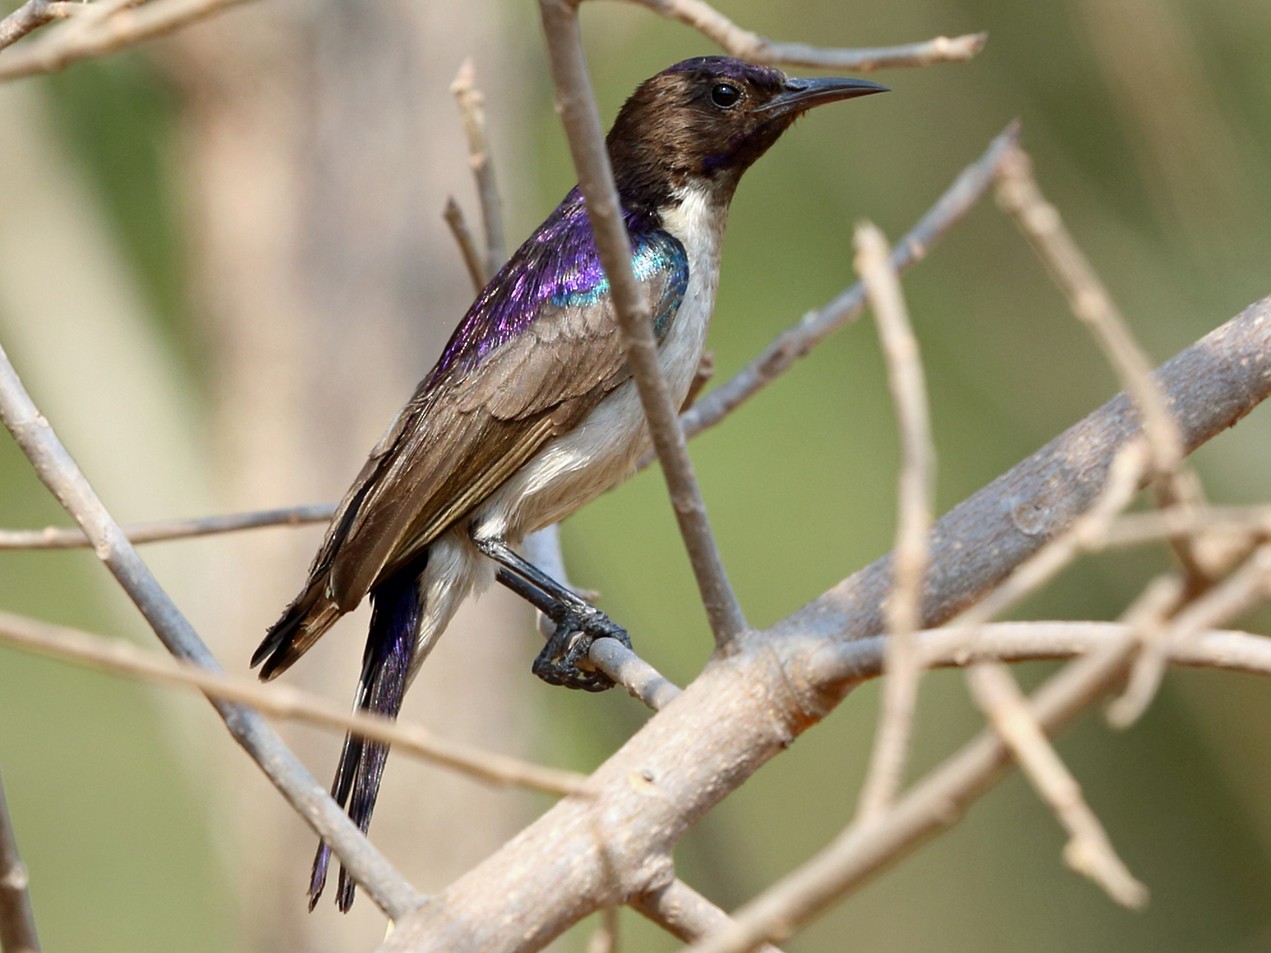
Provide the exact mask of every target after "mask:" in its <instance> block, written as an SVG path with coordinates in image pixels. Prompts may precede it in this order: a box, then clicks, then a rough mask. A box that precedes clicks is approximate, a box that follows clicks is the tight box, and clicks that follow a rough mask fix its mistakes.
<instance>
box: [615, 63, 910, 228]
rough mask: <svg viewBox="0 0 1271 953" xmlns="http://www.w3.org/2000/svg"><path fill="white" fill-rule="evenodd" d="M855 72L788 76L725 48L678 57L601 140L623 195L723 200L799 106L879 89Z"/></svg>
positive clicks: (804, 108) (624, 109)
mask: <svg viewBox="0 0 1271 953" xmlns="http://www.w3.org/2000/svg"><path fill="white" fill-rule="evenodd" d="M886 90H887V87H885V86H879V85H878V84H877V83H871V82H868V81H866V80H861V79H795V78H792V77H788V76H786V75H785V74H784V73H782V72H781V71H780V70H777V69H773V68H771V67H764V66H753V65H751V64H749V63H743V62H741V61H740V60H735V59H731V58H729V57H726V56H701V57H697V58H696V59H691V60H684V61H683V62H682V63H676V64H675V65H674V66H671V67H669V68H668V69H665V70H663V71H662V72H661V73H658V74H657V75H656V76H653V77H652V78H650V79H647V80H645V81H644V82H643V83H641V84H640V86H639V87H638V88H637V89H636V91H635V92H634V93H632V94H631V98H630V99H628V100H627V101H626V103H625V104H624V105H623V107H622V109H621V110H620V111H619V113H618V118H617V119H616V120H614V124H613V128H612V129H611V130H610V131H609V136H608V139H607V144H608V148H609V156H610V159H611V161H612V163H613V169H614V178H615V179H616V181H617V185H618V189H619V192H620V193H622V195H623V198H624V200H630V201H635V202H637V203H646V202H647V203H649V204H654V205H657V204H661V202H662V201H663V200H665V198H666V197H667V195H668V194H669V193H673V192H674V191H676V190H678V189H683V188H685V187H697V188H705V189H707V190H708V191H710V192H711V193H712V194H713V195H714V196H715V197H716V198H717V199H719V200H721V201H723V202H724V203H727V202H728V201H729V199H731V197H732V193H733V190H734V189H735V188H736V187H737V181H738V180H739V179H740V178H741V174H742V173H743V172H745V171H746V169H748V168H749V167H750V165H751V164H752V163H753V162H754V161H755V160H756V159H758V158H759V157H760V156H761V155H763V154H764V153H765V152H766V151H767V150H768V148H769V147H770V146H771V145H772V144H773V143H774V142H776V141H777V139H778V138H780V136H781V134H782V133H783V132H785V131H786V129H788V128H789V127H790V125H791V124H792V123H793V122H794V121H795V119H797V118H798V117H799V116H800V115H802V114H803V113H804V112H806V111H807V110H809V109H811V108H812V107H813V106H819V105H821V104H822V103H831V102H836V101H837V100H840V99H852V98H854V97H856V96H868V95H869V94H871V93H881V92H886Z"/></svg>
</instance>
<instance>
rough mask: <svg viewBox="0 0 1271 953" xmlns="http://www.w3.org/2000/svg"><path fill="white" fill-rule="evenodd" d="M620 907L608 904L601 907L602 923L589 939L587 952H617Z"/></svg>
mask: <svg viewBox="0 0 1271 953" xmlns="http://www.w3.org/2000/svg"><path fill="white" fill-rule="evenodd" d="M617 949H618V908H617V907H615V906H614V905H613V904H608V905H606V906H603V907H601V908H600V924H599V925H598V926H597V927H596V929H595V931H594V932H593V933H592V934H591V936H590V937H589V938H588V940H587V953H617Z"/></svg>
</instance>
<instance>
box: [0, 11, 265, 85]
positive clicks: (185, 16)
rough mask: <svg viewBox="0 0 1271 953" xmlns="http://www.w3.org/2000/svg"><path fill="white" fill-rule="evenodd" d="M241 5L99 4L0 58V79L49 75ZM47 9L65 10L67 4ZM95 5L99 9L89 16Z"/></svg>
mask: <svg viewBox="0 0 1271 953" xmlns="http://www.w3.org/2000/svg"><path fill="white" fill-rule="evenodd" d="M244 2H246V0H150V2H145V0H140V2H138V0H99V2H98V3H94V4H91V5H89V7H88V10H86V11H85V12H84V13H83V14H80V15H78V16H76V17H74V19H73V20H72V22H71V23H70V24H69V25H68V28H63V29H58V30H54V31H52V32H51V33H49V35H48V36H47V37H41V38H40V40H39V41H34V42H32V43H30V44H23V46H22V49H20V50H17V51H15V52H13V53H10V54H9V55H8V56H5V57H4V58H3V59H0V80H6V79H15V78H17V77H19V76H33V75H35V74H38V73H53V72H56V71H57V70H60V69H62V68H63V67H65V66H68V65H69V64H71V63H74V62H77V61H79V60H84V59H92V58H94V57H98V56H105V55H107V54H108V53H114V52H115V51H117V50H121V49H124V48H125V47H129V46H134V45H136V44H138V43H141V42H143V41H145V40H151V39H154V38H156V37H160V36H165V35H166V34H168V33H172V32H173V31H175V30H179V29H181V28H182V27H185V26H188V25H189V24H191V23H196V22H198V21H199V20H203V19H206V18H207V17H209V16H212V15H213V14H216V13H219V12H220V11H222V10H226V9H229V8H230V7H234V6H238V5H239V4H241V3H244ZM28 6H29V4H28ZM50 6H56V7H58V8H59V9H60V10H62V11H64V10H65V8H66V7H67V6H68V5H67V4H56V5H50ZM98 7H100V8H102V9H101V10H100V11H97V12H96V13H93V12H92V11H93V10H94V9H95V8H98ZM59 15H61V14H59ZM7 20H8V18H6V22H7ZM80 20H85V21H86V22H85V23H84V24H83V28H82V29H70V27H79V26H80V23H79V21H80ZM46 22H47V21H46ZM27 32H30V31H29V30H28V31H27Z"/></svg>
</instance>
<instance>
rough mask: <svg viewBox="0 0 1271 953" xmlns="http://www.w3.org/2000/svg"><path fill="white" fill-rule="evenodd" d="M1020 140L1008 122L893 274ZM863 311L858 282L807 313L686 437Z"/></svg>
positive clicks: (971, 198)
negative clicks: (827, 302) (821, 306)
mask: <svg viewBox="0 0 1271 953" xmlns="http://www.w3.org/2000/svg"><path fill="white" fill-rule="evenodd" d="M1018 138H1019V124H1018V123H1011V124H1010V125H1009V126H1007V127H1006V129H1005V130H1003V131H1002V133H1001V134H1000V135H998V137H997V138H996V139H994V140H993V141H992V142H991V143H989V147H988V148H987V149H986V150H985V152H984V154H983V155H982V156H980V158H979V159H977V160H976V161H975V162H973V163H972V164H971V165H969V166H968V167H967V168H966V169H964V170H963V171H962V174H961V175H959V176H958V178H957V179H956V180H955V181H954V183H953V184H952V185H951V186H949V189H948V191H946V192H945V193H944V195H942V196H940V198H939V200H938V201H937V202H936V204H935V205H933V206H932V207H931V208H930V209H928V210H927V213H926V214H925V215H923V217H922V218H921V219H919V220H918V222H917V224H916V225H914V227H913V228H912V229H910V230H909V233H908V234H907V235H905V237H904V238H903V239H902V240H901V241H900V243H899V244H898V245H897V246H896V248H895V250H894V251H893V252H892V265H893V266H894V267H895V269H896V271H897V272H899V273H901V274H904V272H905V271H907V270H908V269H909V268H910V267H911V266H913V265H915V264H917V263H918V262H920V261H922V259H923V258H925V257H926V256H927V252H928V251H929V250H930V248H931V246H932V245H934V244H935V243H936V242H937V241H939V240H940V239H941V238H943V237H944V235H945V234H946V233H947V232H948V231H949V229H951V228H952V227H953V226H954V225H956V224H957V223H958V222H959V221H961V220H962V218H963V216H965V215H966V213H967V212H969V211H970V210H971V208H972V207H973V206H974V205H975V203H976V202H978V201H979V200H980V198H981V197H982V196H983V195H984V193H985V192H987V191H988V189H989V186H991V185H992V184H993V180H994V177H995V176H996V174H997V168H998V166H999V165H1000V164H1001V162H1002V160H1003V159H1004V158H1005V157H1006V155H1007V154H1008V152H1009V151H1010V149H1011V148H1012V147H1013V146H1014V144H1015V142H1016V140H1018ZM864 310H865V287H864V285H863V284H861V283H860V282H857V283H856V284H854V285H852V286H851V287H850V288H848V289H847V290H846V291H844V292H843V293H842V294H841V295H839V296H838V297H837V298H835V299H834V300H833V301H831V302H830V303H829V304H827V305H826V306H825V307H823V308H821V309H819V310H817V311H810V312H808V313H807V314H806V315H804V316H803V319H802V320H801V321H799V323H798V324H796V325H794V326H793V327H790V328H788V329H787V330H785V331H783V332H782V333H781V334H780V335H779V336H778V337H777V339H776V340H775V341H773V342H772V344H770V345H768V347H767V348H766V349H765V350H764V352H763V353H762V354H760V355H759V356H758V357H757V358H755V359H754V360H753V361H751V362H750V363H749V364H747V365H746V366H745V367H743V368H742V369H741V370H740V371H738V372H737V373H736V374H735V375H733V377H732V378H731V379H729V380H728V381H726V382H725V383H723V384H721V385H720V386H718V387H716V388H715V389H714V390H712V391H711V392H710V393H708V394H707V395H706V396H704V397H703V398H702V399H701V400H699V401H698V402H697V403H696V404H694V405H693V406H692V407H691V408H690V409H689V410H688V411H686V412H685V413H684V415H683V417H682V418H681V422H682V424H683V427H684V433H685V434H686V435H687V436H689V437H694V436H696V435H697V434H699V433H701V432H702V431H703V430H705V429H706V428H707V427H713V426H714V425H715V424H717V423H719V422H720V421H721V420H723V419H724V417H726V416H727V415H728V414H730V413H731V412H732V411H733V410H735V409H736V408H737V407H738V406H739V405H741V404H742V403H744V402H745V401H747V400H749V399H750V398H751V397H753V396H754V395H755V394H756V393H758V392H759V391H760V390H762V389H763V388H764V387H766V386H767V385H768V384H770V383H771V382H772V381H773V380H774V379H775V378H777V377H779V376H780V375H781V374H784V373H785V372H786V371H788V370H789V369H790V368H791V367H792V366H793V365H794V363H795V361H797V360H798V359H799V358H801V357H803V356H805V355H806V354H807V353H808V352H809V351H811V350H812V349H813V348H814V347H816V346H817V345H818V344H820V343H821V342H822V341H824V340H825V339H826V338H827V337H829V336H830V335H831V334H832V333H833V332H834V331H836V330H838V329H839V328H841V327H843V326H844V325H846V324H850V323H851V322H852V321H855V320H856V319H857V318H858V317H860V316H861V314H862V313H864Z"/></svg>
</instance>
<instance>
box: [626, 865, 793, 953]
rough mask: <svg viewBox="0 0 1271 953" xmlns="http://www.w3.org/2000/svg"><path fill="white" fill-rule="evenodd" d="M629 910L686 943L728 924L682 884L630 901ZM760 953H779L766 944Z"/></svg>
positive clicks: (721, 913)
mask: <svg viewBox="0 0 1271 953" xmlns="http://www.w3.org/2000/svg"><path fill="white" fill-rule="evenodd" d="M631 908H632V909H633V910H636V911H637V912H639V913H641V914H643V915H644V916H646V917H648V918H649V919H650V920H652V921H653V922H654V923H656V924H657V925H658V926H660V927H662V928H663V929H665V930H666V931H667V932H669V933H670V934H672V935H673V936H675V937H676V938H678V939H680V940H683V941H684V942H685V943H692V942H694V941H695V940H700V939H702V938H703V937H705V936H708V935H709V934H711V933H714V932H715V931H716V930H719V929H721V928H723V927H724V926H725V925H726V924H728V923H729V922H730V921H729V917H728V914H727V913H725V912H724V911H723V910H721V909H720V908H719V907H717V906H715V904H713V903H711V902H710V901H709V900H707V899H706V898H705V897H703V896H702V895H701V894H700V893H698V892H697V891H696V890H694V889H693V888H692V887H690V886H689V885H688V884H686V883H685V882H684V881H682V880H672V881H671V882H670V883H669V884H668V885H667V886H665V887H663V888H661V889H660V890H655V891H651V892H649V893H644V894H640V895H639V896H637V897H633V898H632V899H631ZM760 950H761V951H762V953H781V951H780V950H778V949H777V948H776V947H774V946H768V945H767V944H765V945H764V946H762V947H760Z"/></svg>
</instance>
